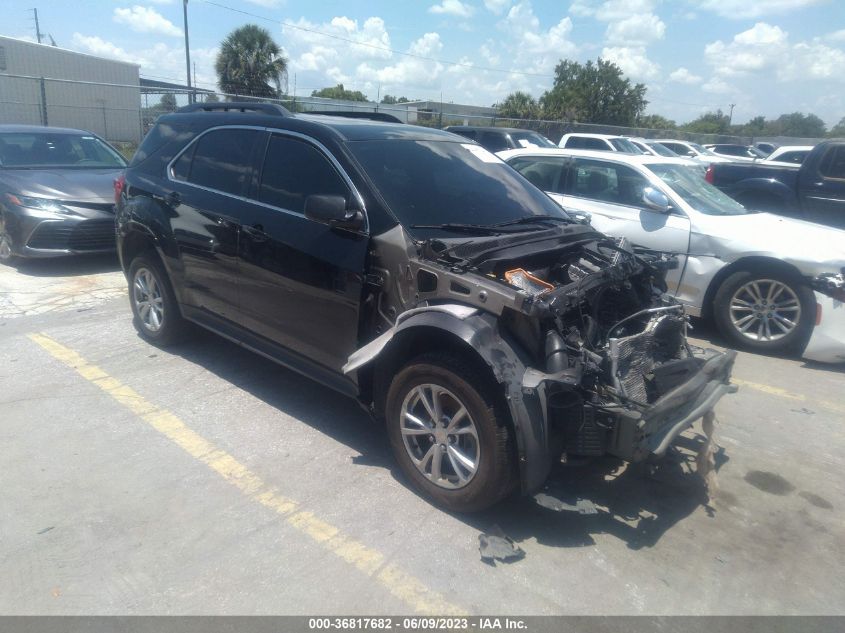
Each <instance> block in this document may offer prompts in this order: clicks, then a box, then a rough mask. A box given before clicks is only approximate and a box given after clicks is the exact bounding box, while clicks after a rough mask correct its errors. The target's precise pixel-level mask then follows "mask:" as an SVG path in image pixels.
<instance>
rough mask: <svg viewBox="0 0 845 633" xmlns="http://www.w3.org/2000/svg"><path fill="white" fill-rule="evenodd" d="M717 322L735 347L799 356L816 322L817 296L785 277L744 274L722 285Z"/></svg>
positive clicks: (715, 307) (716, 302)
mask: <svg viewBox="0 0 845 633" xmlns="http://www.w3.org/2000/svg"><path fill="white" fill-rule="evenodd" d="M713 311H714V315H713V316H714V320H715V321H716V325H717V326H718V328H719V331H720V332H721V333H722V335H723V336H724V337H725V338H727V339H728V340H729V341H730V342H731V343H732V344H733V345H734V346H736V347H739V348H743V349H747V350H750V351H753V352H763V353H772V354H784V353H794V352H798V351H800V350H801V349H802V348H803V346H804V345H806V343H807V341H808V340H809V337H810V333H811V332H812V330H813V326H814V324H815V319H816V300H815V296H814V295H813V291H812V290H811V289H810V288H809V287H807V285H806V284H804V283H801V281H800V279H798V278H797V277H795V276H792V275H788V274H784V273H783V272H780V271H778V272H771V273H768V272H751V271H740V272H736V273H734V274H732V275H731V276H730V277H728V278H727V279H725V280H724V281H723V282H722V285H721V286H719V290H718V291H717V292H716V296H715V298H714V300H713Z"/></svg>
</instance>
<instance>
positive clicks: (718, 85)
mask: <svg viewBox="0 0 845 633" xmlns="http://www.w3.org/2000/svg"><path fill="white" fill-rule="evenodd" d="M701 89H702V90H704V91H705V92H712V93H715V94H725V93H726V92H730V91H731V90H733V88H731V87H730V86H729V85H728V84H727V83H726V82H725V81H724V80H723V79H721V78H720V77H713V78H712V79H710V81H708V82H707V83H705V84H702V86H701Z"/></svg>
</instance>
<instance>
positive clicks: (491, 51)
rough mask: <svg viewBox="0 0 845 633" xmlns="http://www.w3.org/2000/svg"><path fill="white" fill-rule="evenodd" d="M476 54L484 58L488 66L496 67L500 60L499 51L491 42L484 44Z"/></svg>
mask: <svg viewBox="0 0 845 633" xmlns="http://www.w3.org/2000/svg"><path fill="white" fill-rule="evenodd" d="M478 52H479V53H481V57H483V58H484V61H485V62H486V63H487V65H488V66H498V65H499V62H500V61H501V60H502V57H501V50H500V48H499V47H498V45H497V44H496V42H494V41H493V40H487V41H486V42H484V44H482V45H481V48H479V49H478Z"/></svg>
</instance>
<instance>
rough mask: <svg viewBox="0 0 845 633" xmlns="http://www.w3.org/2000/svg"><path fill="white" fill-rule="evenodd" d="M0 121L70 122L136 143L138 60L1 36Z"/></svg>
mask: <svg viewBox="0 0 845 633" xmlns="http://www.w3.org/2000/svg"><path fill="white" fill-rule="evenodd" d="M42 78H43V80H42ZM2 123H25V124H31V125H32V124H34V125H52V126H57V127H72V128H79V129H83V130H89V131H91V132H94V133H95V134H99V135H100V136H102V137H104V138H106V139H108V140H110V141H136V142H137V141H139V140H140V138H141V96H140V86H139V80H138V65H137V64H131V63H127V62H120V61H115V60H113V59H104V58H102V57H95V56H93V55H86V54H84V53H77V52H75V51H69V50H66V49H63V48H57V47H54V46H47V45H46V44H34V43H32V42H27V41H24V40H18V39H13V38H10V37H3V36H0V124H2Z"/></svg>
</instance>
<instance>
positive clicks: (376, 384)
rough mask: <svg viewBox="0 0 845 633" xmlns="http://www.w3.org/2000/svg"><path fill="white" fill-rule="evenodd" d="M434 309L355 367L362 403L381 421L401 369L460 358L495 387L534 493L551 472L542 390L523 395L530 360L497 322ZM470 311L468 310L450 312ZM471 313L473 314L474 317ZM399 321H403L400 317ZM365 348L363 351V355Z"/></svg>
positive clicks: (525, 483) (526, 487) (524, 478)
mask: <svg viewBox="0 0 845 633" xmlns="http://www.w3.org/2000/svg"><path fill="white" fill-rule="evenodd" d="M448 307H449V306H432V307H431V308H430V309H424V310H423V311H421V312H420V313H416V314H414V315H412V316H410V317H409V318H407V319H405V320H403V321H401V323H399V324H398V325H397V326H395V327H394V328H393V329H392V330H391V331H389V332H387V333H385V334H384V335H382V336H386V337H389V339H388V341H387V342H386V343H384V344H383V346H379V345H378V344H377V343H378V339H377V340H376V341H373V342H372V343H371V344H370V345H374V348H373V350H372V351H371V353H368V354H366V355H365V356H364V357H363V358H365V360H361V359H359V360H358V361H357V362H355V363H354V369H350V370H349V371H353V370H354V371H356V372H357V379H358V384H359V389H360V393H361V396H360V397H361V399H362V400H363V401H364V402H365V403H366V404H367V405H370V406H372V408H373V412H374V413H375V414H376V416H377V417H380V418H383V415H384V408H385V400H386V395H387V389H388V388H389V386H390V382H391V381H392V378H393V376H394V375H395V373H396V371H397V370H398V368H399V367H401V366H402V365H404V364H405V363H406V362H407V361H408V360H410V359H412V358H414V357H415V356H416V355H419V354H416V353H415V352H419V353H422V352H430V351H434V350H438V351H450V352H454V353H457V354H460V355H461V357H462V359H463V360H465V361H467V362H469V363H471V364H472V365H473V367H474V368H476V370H477V371H478V372H481V374H482V375H484V376H487V377H488V378H490V379H492V380H493V381H494V383H493V385H494V386H495V391H494V393H495V394H496V398H497V399H498V400H497V402H496V403H495V404H496V405H497V408H498V407H501V409H500V410H501V411H502V413H504V414H506V415H505V418H504V419H505V422H506V424H507V425H508V427H509V429H510V430H511V431H512V432H513V437H514V440H515V445H516V450H517V453H518V454H517V460H516V462H517V464H518V465H519V477H520V481H521V487H522V490H523V492H529V491H531V490H536V489H537V488H539V487H540V486H541V485H542V483H543V482H544V481H545V480H546V477H547V476H548V473H549V470H550V468H551V461H550V457H549V452H548V444H547V440H548V430H547V425H546V419H545V415H544V410H543V404H542V402H541V398H540V396H539V395H538V393H537V391H538V390H528V391H524V390H523V387H522V381H523V377H524V375H525V370H526V368H527V366H528V365H529V363H528V360H527V355H526V354H525V353H524V352H523V350H521V349H520V347H519V346H518V345H517V344H516V343H514V342H512V341H510V340H508V339H505V338H503V337H502V335H501V333H500V331H499V328H498V326H497V319H496V317H495V316H493V315H491V314H486V313H480V312H475V313H474V314H471V315H470V316H466V315H465V316H462V317H461V316H456V315H455V314H451V313H449V312H448V311H444V308H448ZM451 307H458V308H463V309H466V306H451ZM471 312H472V311H471ZM400 318H401V315H400ZM363 349H364V348H362V350H363Z"/></svg>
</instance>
